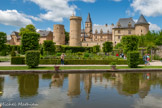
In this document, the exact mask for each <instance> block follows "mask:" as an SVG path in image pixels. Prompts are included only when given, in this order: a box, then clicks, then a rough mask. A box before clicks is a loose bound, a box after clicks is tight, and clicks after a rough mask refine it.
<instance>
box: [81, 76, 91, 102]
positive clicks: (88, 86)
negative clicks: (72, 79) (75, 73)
mask: <svg viewBox="0 0 162 108" xmlns="http://www.w3.org/2000/svg"><path fill="white" fill-rule="evenodd" d="M83 81H84V90H85V92H86V94H87V100H89V95H90V92H91V87H92V74H83Z"/></svg>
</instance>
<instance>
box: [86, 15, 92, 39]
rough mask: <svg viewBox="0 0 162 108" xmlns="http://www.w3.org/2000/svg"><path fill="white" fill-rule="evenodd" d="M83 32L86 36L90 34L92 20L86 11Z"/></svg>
mask: <svg viewBox="0 0 162 108" xmlns="http://www.w3.org/2000/svg"><path fill="white" fill-rule="evenodd" d="M85 33H86V35H87V36H88V37H91V36H92V20H91V16H90V13H88V17H87V20H86V22H85Z"/></svg>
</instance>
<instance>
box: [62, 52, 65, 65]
mask: <svg viewBox="0 0 162 108" xmlns="http://www.w3.org/2000/svg"><path fill="white" fill-rule="evenodd" d="M64 58H65V54H64V53H62V54H61V65H64Z"/></svg>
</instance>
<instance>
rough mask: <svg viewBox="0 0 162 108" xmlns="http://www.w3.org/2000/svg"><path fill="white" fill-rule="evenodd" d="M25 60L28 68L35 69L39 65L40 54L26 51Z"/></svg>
mask: <svg viewBox="0 0 162 108" xmlns="http://www.w3.org/2000/svg"><path fill="white" fill-rule="evenodd" d="M25 60H26V64H27V65H28V67H29V68H34V67H37V66H38V65H39V60H40V52H39V51H27V52H26V57H25Z"/></svg>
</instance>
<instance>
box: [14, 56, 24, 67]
mask: <svg viewBox="0 0 162 108" xmlns="http://www.w3.org/2000/svg"><path fill="white" fill-rule="evenodd" d="M11 64H12V65H19V64H25V57H12V58H11Z"/></svg>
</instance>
